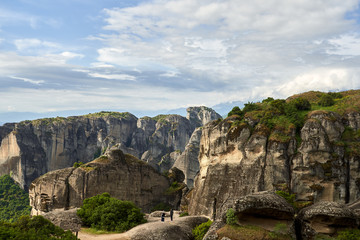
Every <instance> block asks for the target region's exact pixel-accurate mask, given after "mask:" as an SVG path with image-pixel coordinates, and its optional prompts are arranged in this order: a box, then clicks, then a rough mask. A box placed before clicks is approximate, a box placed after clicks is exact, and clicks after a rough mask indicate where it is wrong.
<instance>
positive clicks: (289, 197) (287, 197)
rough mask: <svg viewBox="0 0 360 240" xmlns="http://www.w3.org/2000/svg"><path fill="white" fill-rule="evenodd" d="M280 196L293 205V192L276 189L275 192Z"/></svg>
mask: <svg viewBox="0 0 360 240" xmlns="http://www.w3.org/2000/svg"><path fill="white" fill-rule="evenodd" d="M275 193H276V194H277V195H279V196H280V197H283V198H284V199H285V200H286V201H287V202H288V203H290V204H291V205H292V206H294V203H295V194H290V193H288V192H285V191H276V192H275Z"/></svg>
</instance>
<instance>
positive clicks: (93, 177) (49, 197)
mask: <svg viewBox="0 0 360 240" xmlns="http://www.w3.org/2000/svg"><path fill="white" fill-rule="evenodd" d="M169 187H170V180H169V179H168V178H167V177H165V176H163V175H161V174H160V173H158V172H157V171H156V170H154V169H153V168H152V167H151V166H149V165H148V164H146V163H145V162H143V161H141V160H139V159H137V158H135V157H134V156H132V155H129V154H124V153H123V152H122V151H121V150H120V149H119V148H117V147H116V146H114V147H112V148H111V149H109V150H108V151H107V152H106V154H105V155H103V156H101V157H99V158H97V159H95V160H94V161H92V162H89V163H87V164H84V165H82V166H80V167H78V168H74V167H72V168H65V169H62V170H56V171H53V172H49V173H47V174H45V175H43V176H41V177H39V178H37V179H36V180H34V181H33V182H32V184H31V186H30V188H29V196H30V205H31V206H32V208H33V209H32V213H33V214H37V213H38V212H48V211H52V210H54V209H61V208H65V209H70V208H76V207H80V206H81V205H82V202H83V200H84V199H86V198H89V197H92V196H95V195H97V194H101V193H103V192H108V193H109V194H110V195H111V196H112V197H115V198H118V199H120V200H128V201H132V202H134V203H135V205H137V206H138V207H140V208H142V210H143V211H145V212H147V211H150V209H151V208H152V207H154V206H155V205H157V204H159V203H173V204H175V205H179V204H180V198H181V194H182V192H181V191H179V192H178V193H177V192H176V193H174V194H172V195H166V194H165V193H166V190H167V189H168V188H169ZM178 194H180V195H179V196H178ZM174 199H178V202H174ZM173 207H176V206H173Z"/></svg>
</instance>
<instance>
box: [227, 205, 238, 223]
mask: <svg viewBox="0 0 360 240" xmlns="http://www.w3.org/2000/svg"><path fill="white" fill-rule="evenodd" d="M226 223H227V224H229V225H235V224H236V216H235V210H234V209H232V208H229V209H228V210H227V211H226Z"/></svg>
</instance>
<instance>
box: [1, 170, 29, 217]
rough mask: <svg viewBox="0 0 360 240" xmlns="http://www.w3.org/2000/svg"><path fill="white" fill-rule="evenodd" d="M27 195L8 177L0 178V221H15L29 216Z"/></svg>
mask: <svg viewBox="0 0 360 240" xmlns="http://www.w3.org/2000/svg"><path fill="white" fill-rule="evenodd" d="M30 210H31V207H30V205H29V194H28V193H26V192H25V191H24V190H23V189H21V188H20V187H19V185H17V184H16V183H15V181H14V180H13V179H12V178H11V177H10V176H9V175H4V176H2V177H0V220H5V221H9V222H14V221H16V220H17V219H18V218H19V217H21V216H24V215H29V214H30Z"/></svg>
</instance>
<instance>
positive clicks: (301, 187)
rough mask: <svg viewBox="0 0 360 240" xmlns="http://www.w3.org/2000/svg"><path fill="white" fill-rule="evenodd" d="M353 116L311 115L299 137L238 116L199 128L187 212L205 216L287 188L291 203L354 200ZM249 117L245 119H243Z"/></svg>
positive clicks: (357, 177)
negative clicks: (255, 195) (196, 171)
mask: <svg viewBox="0 0 360 240" xmlns="http://www.w3.org/2000/svg"><path fill="white" fill-rule="evenodd" d="M357 116H358V114H355V113H353V114H345V115H343V116H340V115H338V114H336V113H333V112H326V111H313V112H310V113H309V114H308V116H307V119H306V121H305V124H304V125H303V127H302V129H301V131H300V136H299V135H297V134H296V129H295V127H293V128H291V127H289V128H288V129H287V130H286V133H285V132H284V129H277V128H274V129H273V130H272V131H271V132H269V128H266V127H264V125H262V124H261V123H254V121H250V122H246V119H247V118H245V122H244V121H240V120H239V117H238V116H232V117H228V118H226V119H225V120H223V121H214V122H212V123H210V124H208V125H206V126H204V127H203V131H202V135H201V142H200V153H199V164H200V171H199V174H198V175H197V177H196V179H195V184H194V185H195V187H194V190H193V192H192V195H191V200H190V204H189V211H190V213H191V214H196V215H198V214H204V215H206V216H208V217H211V216H212V215H213V212H214V210H213V209H214V208H213V205H214V202H215V201H216V204H217V205H219V204H220V205H221V204H223V203H225V202H226V201H227V200H228V199H230V198H240V197H242V196H245V195H248V194H252V193H255V192H260V191H275V190H288V191H290V192H291V193H295V194H296V201H300V202H318V201H336V202H342V203H348V202H351V201H354V200H355V199H357V198H359V197H360V188H359V182H360V171H359V167H358V166H359V159H360V152H359V151H358V146H359V142H360V138H359V137H358V135H357V134H356V130H357V128H358V127H357V126H360V125H358V124H359V123H360V122H359V119H360V118H358V117H357ZM249 119H250V118H249Z"/></svg>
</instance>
